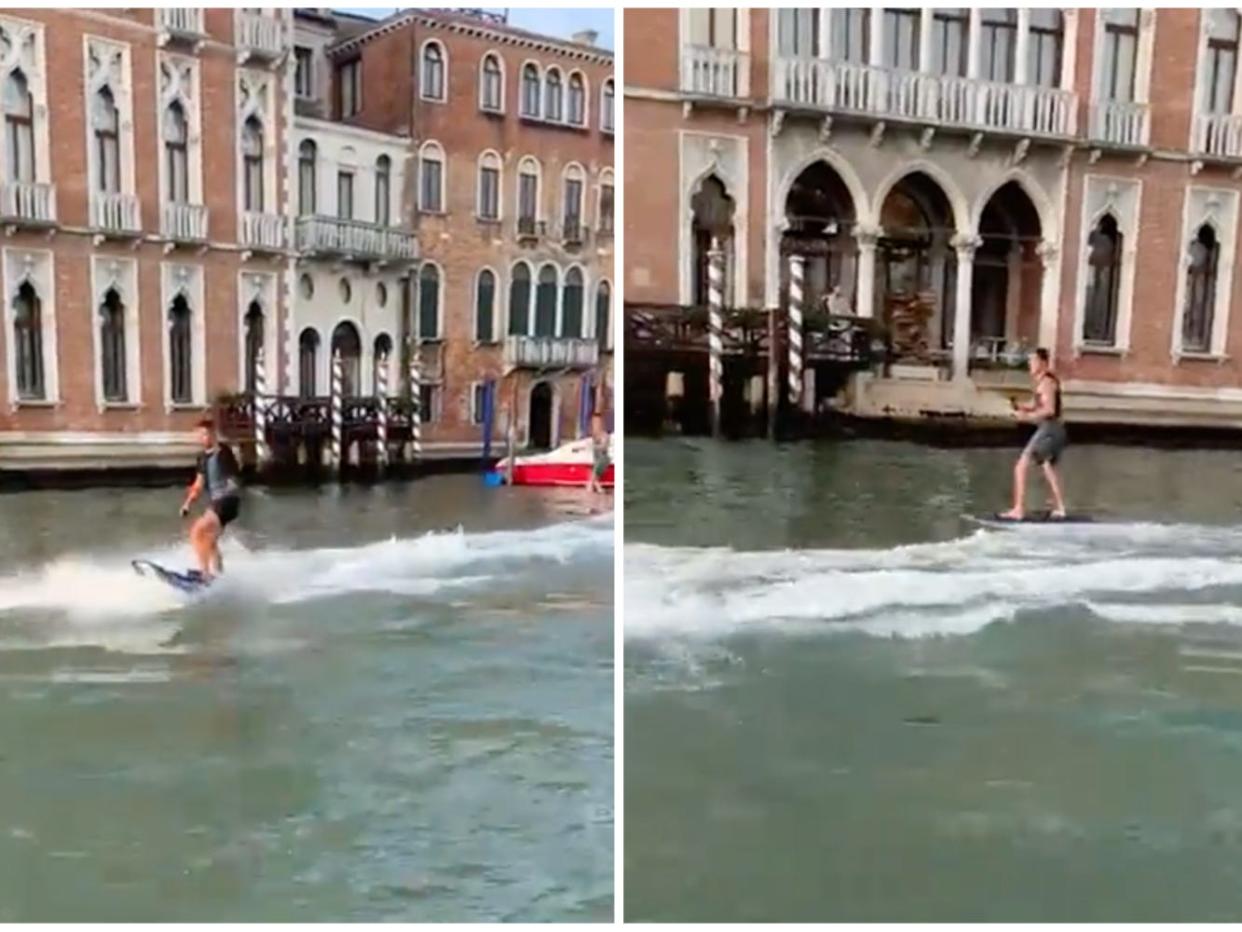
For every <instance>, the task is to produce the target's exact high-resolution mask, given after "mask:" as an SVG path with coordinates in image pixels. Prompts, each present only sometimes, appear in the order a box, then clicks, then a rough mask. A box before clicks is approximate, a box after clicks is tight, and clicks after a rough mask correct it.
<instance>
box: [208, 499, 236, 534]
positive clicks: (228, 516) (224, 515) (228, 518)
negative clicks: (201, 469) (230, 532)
mask: <svg viewBox="0 0 1242 932" xmlns="http://www.w3.org/2000/svg"><path fill="white" fill-rule="evenodd" d="M211 510H212V511H213V512H214V513H215V516H216V517H217V518H219V519H220V527H222V528H225V527H228V526H229V524H231V523H232V522H233V521H236V520H237V516H238V515H239V514H240V513H241V499H240V498H238V497H237V496H236V495H226V496H225V497H224V498H220V499H216V501H214V502H212V503H211Z"/></svg>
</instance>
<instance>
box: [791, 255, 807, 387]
mask: <svg viewBox="0 0 1242 932" xmlns="http://www.w3.org/2000/svg"><path fill="white" fill-rule="evenodd" d="M805 273H806V259H805V258H804V257H803V256H796V255H795V256H790V257H789V405H790V407H791V408H792V409H793V410H795V411H797V410H798V409H799V408H801V407H802V311H803V301H804V295H805V290H804V287H803V279H804V276H805Z"/></svg>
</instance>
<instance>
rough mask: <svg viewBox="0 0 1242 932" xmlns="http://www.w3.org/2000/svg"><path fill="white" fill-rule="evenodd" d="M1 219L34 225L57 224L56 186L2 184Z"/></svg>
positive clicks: (0, 187) (0, 188) (20, 183)
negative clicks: (22, 221)
mask: <svg viewBox="0 0 1242 932" xmlns="http://www.w3.org/2000/svg"><path fill="white" fill-rule="evenodd" d="M0 217H4V219H6V220H27V221H30V222H32V223H55V222H56V185H54V184H39V183H37V182H34V181H6V182H4V183H3V184H0Z"/></svg>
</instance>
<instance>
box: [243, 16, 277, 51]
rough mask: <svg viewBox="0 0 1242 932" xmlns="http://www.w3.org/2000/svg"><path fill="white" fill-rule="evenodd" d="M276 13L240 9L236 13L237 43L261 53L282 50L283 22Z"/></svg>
mask: <svg viewBox="0 0 1242 932" xmlns="http://www.w3.org/2000/svg"><path fill="white" fill-rule="evenodd" d="M274 13H275V14H276V15H273V16H265V15H264V14H262V13H250V12H247V11H246V10H240V11H238V14H237V45H238V46H239V47H240V48H243V49H246V50H248V51H251V52H259V53H261V54H263V55H272V56H275V55H279V54H280V53H281V52H282V51H284V24H283V23H282V22H281V21H280V20H279V19H278V18H277V17H278V16H279V11H274Z"/></svg>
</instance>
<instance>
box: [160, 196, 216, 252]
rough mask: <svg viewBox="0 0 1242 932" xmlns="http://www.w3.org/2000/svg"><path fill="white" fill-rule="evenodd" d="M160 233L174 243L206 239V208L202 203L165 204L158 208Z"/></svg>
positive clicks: (201, 241)
mask: <svg viewBox="0 0 1242 932" xmlns="http://www.w3.org/2000/svg"><path fill="white" fill-rule="evenodd" d="M160 233H161V234H162V235H163V237H164V238H165V239H166V240H169V241H171V242H174V243H203V242H206V241H207V208H206V207H204V206H203V205H202V204H165V205H164V206H163V207H162V208H161V209H160Z"/></svg>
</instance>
